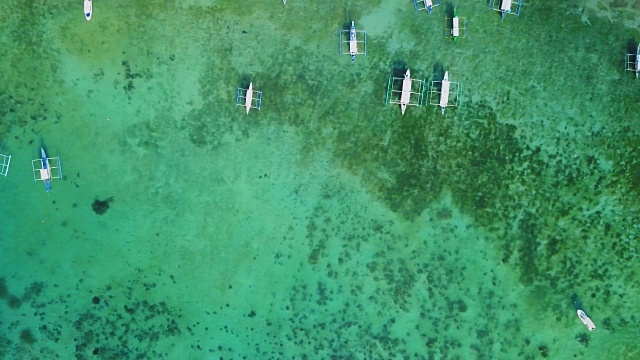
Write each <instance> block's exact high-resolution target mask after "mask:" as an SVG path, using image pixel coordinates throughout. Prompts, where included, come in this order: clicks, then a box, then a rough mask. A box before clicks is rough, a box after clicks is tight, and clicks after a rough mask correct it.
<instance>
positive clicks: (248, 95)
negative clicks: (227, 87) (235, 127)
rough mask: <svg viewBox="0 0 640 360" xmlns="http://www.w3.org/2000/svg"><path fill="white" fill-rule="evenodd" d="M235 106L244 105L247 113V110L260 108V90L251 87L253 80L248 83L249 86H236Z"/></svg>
mask: <svg viewBox="0 0 640 360" xmlns="http://www.w3.org/2000/svg"><path fill="white" fill-rule="evenodd" d="M236 106H244V108H245V109H246V111H247V115H249V110H251V109H258V110H260V109H261V108H262V91H257V90H254V89H253V82H250V83H249V88H247V89H243V88H241V87H239V88H238V96H237V97H236Z"/></svg>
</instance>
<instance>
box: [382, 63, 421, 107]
mask: <svg viewBox="0 0 640 360" xmlns="http://www.w3.org/2000/svg"><path fill="white" fill-rule="evenodd" d="M400 82H402V86H401V87H400V86H398V84H399V83H400ZM414 84H417V86H414ZM398 88H399V89H400V90H398ZM425 89H426V86H425V81H424V80H419V79H412V78H411V71H409V69H407V71H406V72H405V74H404V78H397V77H393V78H390V79H389V83H388V84H387V96H386V103H387V104H400V110H401V111H402V115H404V113H405V111H406V110H407V106H408V105H414V106H418V107H422V100H423V98H424V91H425Z"/></svg>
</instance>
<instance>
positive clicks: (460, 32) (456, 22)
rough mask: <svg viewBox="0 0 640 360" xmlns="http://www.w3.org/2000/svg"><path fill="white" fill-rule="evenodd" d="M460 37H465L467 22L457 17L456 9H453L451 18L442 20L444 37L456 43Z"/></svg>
mask: <svg viewBox="0 0 640 360" xmlns="http://www.w3.org/2000/svg"><path fill="white" fill-rule="evenodd" d="M460 36H462V37H467V20H466V19H465V18H463V17H458V13H457V11H456V8H453V17H452V18H447V17H446V18H444V37H445V38H446V39H453V41H456V40H457V39H458V38H459V37H460Z"/></svg>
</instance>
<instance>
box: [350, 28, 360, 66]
mask: <svg viewBox="0 0 640 360" xmlns="http://www.w3.org/2000/svg"><path fill="white" fill-rule="evenodd" d="M349 54H350V55H351V62H356V55H357V54H358V40H356V22H355V21H352V22H351V29H350V30H349Z"/></svg>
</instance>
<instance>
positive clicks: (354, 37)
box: [339, 21, 367, 63]
mask: <svg viewBox="0 0 640 360" xmlns="http://www.w3.org/2000/svg"><path fill="white" fill-rule="evenodd" d="M358 34H360V35H362V36H361V39H362V40H358ZM339 35H340V54H341V55H350V56H351V62H352V63H353V62H356V55H367V32H366V31H362V30H356V23H355V21H352V22H351V28H350V29H349V30H341V31H340V34H339ZM347 44H348V45H347ZM347 49H349V50H348V51H347Z"/></svg>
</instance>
